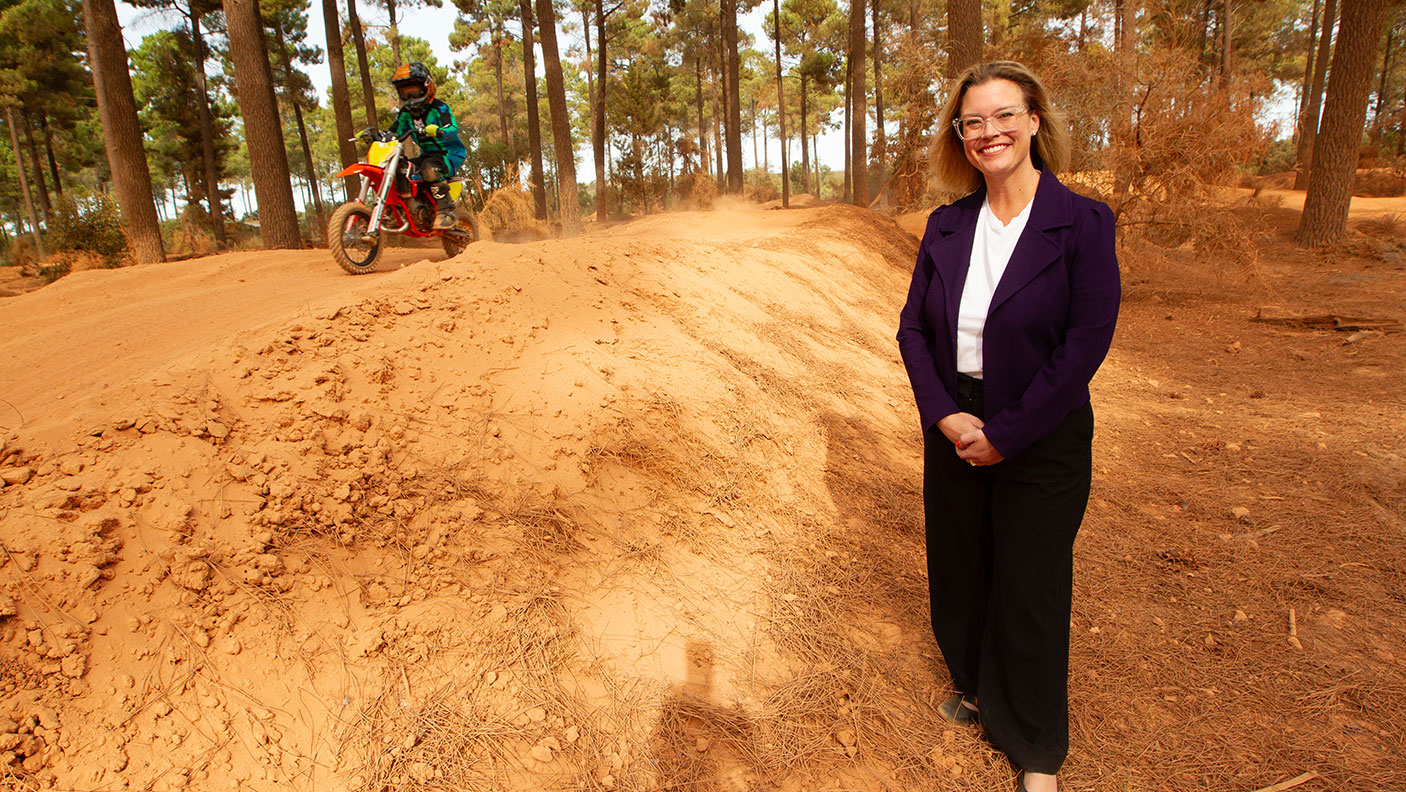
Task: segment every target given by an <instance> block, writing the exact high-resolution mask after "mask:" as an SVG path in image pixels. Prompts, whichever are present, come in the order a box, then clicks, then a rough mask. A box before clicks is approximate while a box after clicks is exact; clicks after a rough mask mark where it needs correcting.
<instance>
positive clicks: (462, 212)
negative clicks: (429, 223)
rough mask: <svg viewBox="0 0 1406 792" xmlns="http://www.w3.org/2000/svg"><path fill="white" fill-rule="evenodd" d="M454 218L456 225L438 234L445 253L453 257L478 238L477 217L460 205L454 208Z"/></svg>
mask: <svg viewBox="0 0 1406 792" xmlns="http://www.w3.org/2000/svg"><path fill="white" fill-rule="evenodd" d="M454 218H455V220H456V221H457V225H456V226H455V227H454V228H453V229H452V230H450V231H445V232H444V233H442V234H440V235H439V241H440V244H441V245H443V246H444V253H445V255H447V256H449V257H450V258H454V257H455V256H457V255H459V254H460V253H463V252H464V249H465V248H467V247H468V246H469V245H472V244H473V243H475V242H477V241H478V240H479V235H478V218H476V217H474V213H473V212H470V211H469V210H468V209H465V208H464V207H462V206H456V207H455V208H454Z"/></svg>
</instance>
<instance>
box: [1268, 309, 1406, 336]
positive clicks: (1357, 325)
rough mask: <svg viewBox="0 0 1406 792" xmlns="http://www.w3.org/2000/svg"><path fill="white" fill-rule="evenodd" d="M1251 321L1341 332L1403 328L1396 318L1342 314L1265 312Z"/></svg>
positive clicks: (1396, 329)
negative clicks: (1292, 314) (1274, 314)
mask: <svg viewBox="0 0 1406 792" xmlns="http://www.w3.org/2000/svg"><path fill="white" fill-rule="evenodd" d="M1250 321H1251V322H1259V323H1260V324H1271V325H1280V326H1283V327H1302V328H1306V329H1309V330H1337V331H1340V332H1345V333H1346V332H1352V331H1356V330H1383V331H1388V332H1395V331H1399V330H1402V329H1403V325H1402V324H1401V322H1398V321H1397V320H1395V319H1374V318H1372V317H1368V316H1342V315H1340V314H1318V315H1315V316H1265V315H1264V314H1263V312H1262V311H1261V312H1258V313H1256V314H1255V316H1254V318H1252V319H1250Z"/></svg>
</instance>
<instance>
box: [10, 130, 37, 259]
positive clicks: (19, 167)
mask: <svg viewBox="0 0 1406 792" xmlns="http://www.w3.org/2000/svg"><path fill="white" fill-rule="evenodd" d="M5 121H6V122H7V123H8V124H9V125H10V148H12V149H13V150H14V152H15V172H16V173H18V174H19V177H20V195H21V196H23V197H24V207H25V209H27V210H28V211H29V230H30V231H31V232H32V233H33V234H34V251H35V256H36V258H38V259H40V260H43V258H44V240H43V239H42V238H40V236H39V216H38V215H37V214H35V212H34V198H33V197H32V196H31V195H30V192H29V177H27V176H25V174H24V159H23V158H21V157H20V139H19V136H18V135H17V134H15V109H14V108H13V107H10V106H9V105H6V106H5ZM18 230H19V231H20V233H24V230H23V229H18Z"/></svg>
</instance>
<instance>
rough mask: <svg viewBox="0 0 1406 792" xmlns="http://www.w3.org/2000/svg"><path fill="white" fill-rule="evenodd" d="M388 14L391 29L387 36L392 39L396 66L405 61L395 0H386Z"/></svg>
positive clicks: (392, 56)
mask: <svg viewBox="0 0 1406 792" xmlns="http://www.w3.org/2000/svg"><path fill="white" fill-rule="evenodd" d="M386 16H388V17H390V23H391V24H390V30H389V31H388V33H387V35H386V38H388V39H390V40H391V65H392V66H395V67H396V68H399V67H400V64H402V63H404V62H405V61H403V60H401V59H400V27H399V26H398V25H397V24H396V16H395V0H386Z"/></svg>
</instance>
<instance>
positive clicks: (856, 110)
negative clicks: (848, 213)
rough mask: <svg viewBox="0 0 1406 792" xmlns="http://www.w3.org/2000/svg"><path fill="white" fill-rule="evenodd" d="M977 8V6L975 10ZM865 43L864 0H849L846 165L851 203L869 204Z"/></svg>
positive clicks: (856, 204)
mask: <svg viewBox="0 0 1406 792" xmlns="http://www.w3.org/2000/svg"><path fill="white" fill-rule="evenodd" d="M979 12H980V9H979V8H978V13H979ZM868 43H869V42H868V41H867V40H866V37H865V35H864V0H850V6H849V57H850V62H851V63H853V64H854V69H853V70H852V72H853V74H854V79H853V81H852V82H851V84H850V94H851V99H850V103H851V105H852V109H851V112H850V167H852V168H853V169H854V179H853V182H854V184H853V185H852V188H853V190H854V205H855V206H868V205H869V168H868V163H867V162H866V160H868V159H869V156H868V155H869V136H868V134H867V130H866V129H865V126H866V125H865V121H866V120H867V119H866V117H865V116H866V115H867V110H866V105H865V98H864V93H865V87H866V86H865V82H867V81H866V80H865V79H864V78H865V74H864V48H865V46H866V45H867V44H868Z"/></svg>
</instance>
